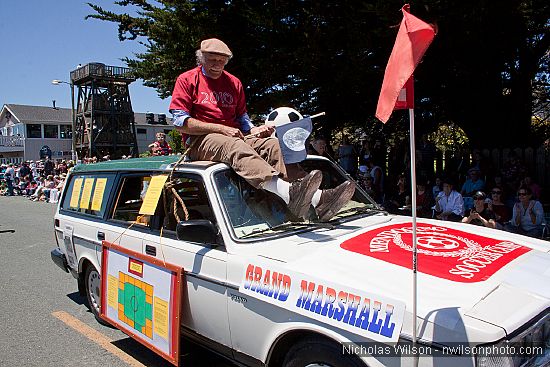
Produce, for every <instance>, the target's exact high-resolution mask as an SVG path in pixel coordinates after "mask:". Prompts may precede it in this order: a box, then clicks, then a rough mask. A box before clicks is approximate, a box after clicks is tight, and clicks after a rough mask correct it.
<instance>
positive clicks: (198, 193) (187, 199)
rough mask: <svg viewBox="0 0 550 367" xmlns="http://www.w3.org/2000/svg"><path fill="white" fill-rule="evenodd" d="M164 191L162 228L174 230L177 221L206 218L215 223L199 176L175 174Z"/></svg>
mask: <svg viewBox="0 0 550 367" xmlns="http://www.w3.org/2000/svg"><path fill="white" fill-rule="evenodd" d="M170 186H171V188H170V190H168V192H166V198H165V199H166V210H165V213H166V216H165V218H164V221H163V225H164V229H165V230H169V231H175V230H176V225H177V223H178V221H183V220H192V219H207V220H209V221H211V222H212V223H214V224H216V218H215V216H214V212H213V211H212V207H211V206H210V202H209V201H208V194H207V192H206V188H205V187H204V182H203V180H202V178H201V177H200V176H194V175H193V176H183V175H176V176H175V178H174V179H173V180H172V182H171V184H170ZM182 203H183V205H182Z"/></svg>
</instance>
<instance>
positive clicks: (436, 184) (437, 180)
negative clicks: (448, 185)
mask: <svg viewBox="0 0 550 367" xmlns="http://www.w3.org/2000/svg"><path fill="white" fill-rule="evenodd" d="M441 185H442V183H441V177H436V178H435V182H434V185H433V187H432V197H434V198H436V197H437V195H438V194H439V193H440V192H441V191H443V188H442V187H441Z"/></svg>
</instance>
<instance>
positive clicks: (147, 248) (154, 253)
mask: <svg viewBox="0 0 550 367" xmlns="http://www.w3.org/2000/svg"><path fill="white" fill-rule="evenodd" d="M145 253H146V254H147V255H151V256H157V248H156V247H155V246H151V245H145Z"/></svg>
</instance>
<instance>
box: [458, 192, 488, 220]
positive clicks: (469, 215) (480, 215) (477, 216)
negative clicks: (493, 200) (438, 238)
mask: <svg viewBox="0 0 550 367" xmlns="http://www.w3.org/2000/svg"><path fill="white" fill-rule="evenodd" d="M473 198H474V207H473V208H471V209H469V210H468V211H467V212H466V216H465V217H464V218H462V223H470V224H474V225H476V226H484V227H488V228H496V222H495V213H493V211H492V210H491V209H489V208H488V207H487V205H486V203H485V199H486V196H485V193H484V192H483V191H477V192H476V193H475V194H474V196H473Z"/></svg>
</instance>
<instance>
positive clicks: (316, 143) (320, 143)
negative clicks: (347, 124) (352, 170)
mask: <svg viewBox="0 0 550 367" xmlns="http://www.w3.org/2000/svg"><path fill="white" fill-rule="evenodd" d="M307 154H311V155H320V156H322V157H325V158H328V159H331V157H330V154H329V153H328V150H327V140H326V139H325V138H324V137H322V136H318V137H316V138H314V139H313V140H312V141H311V143H309V146H308V147H307Z"/></svg>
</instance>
